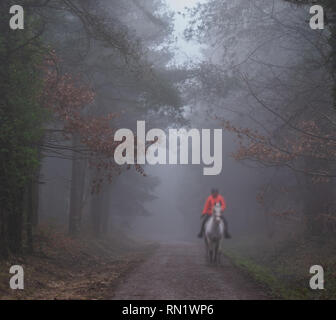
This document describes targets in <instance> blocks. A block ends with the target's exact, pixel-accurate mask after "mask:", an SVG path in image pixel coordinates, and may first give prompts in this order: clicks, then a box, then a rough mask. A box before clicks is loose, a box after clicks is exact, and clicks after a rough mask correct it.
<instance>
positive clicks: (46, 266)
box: [0, 227, 155, 300]
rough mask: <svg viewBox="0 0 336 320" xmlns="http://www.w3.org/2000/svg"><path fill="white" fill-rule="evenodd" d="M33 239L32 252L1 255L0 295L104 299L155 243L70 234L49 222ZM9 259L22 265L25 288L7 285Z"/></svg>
mask: <svg viewBox="0 0 336 320" xmlns="http://www.w3.org/2000/svg"><path fill="white" fill-rule="evenodd" d="M121 239H123V241H121ZM36 242H37V243H40V245H36V248H35V253H34V254H32V255H20V256H12V257H10V258H9V259H7V260H6V261H1V260H0V299H1V300H4V299H5V300H10V299H27V300H33V299H34V300H35V299H36V300H38V299H43V300H54V299H62V300H63V299H76V300H78V299H109V297H111V295H112V292H113V290H114V288H115V286H116V284H117V283H118V281H119V280H120V279H121V278H122V277H124V276H125V275H126V274H128V273H130V272H131V271H132V270H133V269H134V268H135V267H136V266H137V265H139V264H141V262H143V261H144V260H145V259H146V258H147V256H148V255H149V254H150V253H151V252H152V251H153V250H154V247H155V246H154V245H153V244H151V243H145V242H142V243H141V244H138V243H136V242H135V241H132V240H131V239H127V240H125V239H124V238H121V237H118V236H114V237H113V236H110V237H108V238H106V239H104V240H93V239H87V238H86V239H83V238H80V239H72V238H70V237H67V236H65V235H64V231H55V230H49V229H48V227H44V228H42V229H41V230H39V232H38V235H37V239H36ZM11 265H21V266H22V267H23V268H24V272H25V274H24V278H25V281H24V282H25V289H24V290H11V289H9V278H10V276H11V275H10V274H9V268H10V266H11Z"/></svg>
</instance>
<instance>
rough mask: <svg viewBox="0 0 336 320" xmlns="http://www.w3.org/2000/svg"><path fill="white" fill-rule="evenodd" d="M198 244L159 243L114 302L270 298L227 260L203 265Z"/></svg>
mask: <svg viewBox="0 0 336 320" xmlns="http://www.w3.org/2000/svg"><path fill="white" fill-rule="evenodd" d="M203 250H204V248H203V246H202V245H201V244H200V243H199V244H192V243H174V244H162V245H161V246H160V247H159V248H158V249H157V250H156V252H155V253H154V254H153V255H152V256H151V257H150V258H149V259H148V260H146V261H145V262H144V263H143V264H141V265H140V266H139V267H138V268H136V269H135V270H133V272H132V273H131V274H130V275H129V276H128V277H126V278H124V279H123V280H122V282H121V283H120V284H119V286H118V287H117V288H116V291H115V292H114V295H113V297H112V298H113V299H120V300H124V299H127V300H134V299H139V300H141V299H144V300H146V299H163V300H165V299H176V300H183V299H204V300H222V299H223V300H224V299H230V300H237V299H239V300H241V299H258V300H261V299H269V298H270V297H269V296H268V295H267V294H266V293H265V292H264V290H263V288H261V287H260V286H258V285H257V284H256V283H255V282H253V281H252V280H251V279H249V278H248V277H247V276H246V275H244V274H242V272H241V271H239V270H238V269H237V268H235V267H234V266H233V265H232V264H231V263H230V262H229V261H228V260H227V259H223V260H224V261H222V265H221V266H220V267H214V266H209V265H208V264H207V263H206V262H205V257H204V251H203Z"/></svg>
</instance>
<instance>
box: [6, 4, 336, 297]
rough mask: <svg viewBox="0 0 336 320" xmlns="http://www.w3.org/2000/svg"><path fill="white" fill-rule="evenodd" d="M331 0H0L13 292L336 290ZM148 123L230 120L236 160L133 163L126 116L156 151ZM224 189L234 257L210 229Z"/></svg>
mask: <svg viewBox="0 0 336 320" xmlns="http://www.w3.org/2000/svg"><path fill="white" fill-rule="evenodd" d="M319 4H320V5H321V6H322V7H323V9H324V23H325V26H324V29H312V28H311V26H310V24H309V21H310V19H311V17H312V15H311V13H310V11H309V9H310V8H311V6H312V4H311V2H310V1H309V0H302V1H295V0H272V1H270V0H250V1H246V0H198V1H197V0H123V1H120V0H96V1H93V0H21V1H14V0H1V2H0V15H1V19H0V177H1V180H0V299H335V298H336V256H335V249H336V201H335V191H336V188H335V177H336V165H335V161H336V133H335V132H336V130H335V129H336V80H335V77H336V2H335V1H333V0H320V1H319ZM13 5H20V6H22V8H23V10H24V29H20V28H18V29H17V30H12V29H11V28H10V24H9V21H10V19H11V17H12V16H13V14H11V13H10V8H11V7H12V6H13ZM138 121H145V123H146V131H148V130H150V129H153V128H160V129H161V130H163V131H164V132H166V133H167V135H168V131H169V130H170V129H177V130H180V129H184V130H185V132H188V130H191V129H193V128H194V129H198V130H199V131H200V132H201V131H202V129H211V130H212V132H213V130H215V129H222V133H223V134H222V170H221V172H220V174H218V175H204V172H203V169H204V167H206V165H203V164H202V162H201V164H199V165H198V164H192V163H191V161H189V164H179V163H178V164H169V163H168V161H167V164H166V165H163V164H161V165H160V164H158V165H151V164H148V163H146V164H139V163H137V162H134V163H133V164H129V163H128V164H124V165H120V164H118V163H116V159H115V158H114V153H115V151H116V150H117V148H118V147H119V146H120V145H121V143H122V142H123V141H124V140H120V141H118V140H116V139H114V136H115V133H116V132H117V130H118V129H121V128H125V129H126V128H127V129H129V130H131V131H132V132H134V133H135V141H134V145H132V146H131V147H132V149H134V154H135V157H136V158H137V157H139V154H140V152H139V151H138V150H137V143H136V142H137V136H136V132H137V122H138ZM187 139H188V138H187ZM190 142H191V140H190V139H189V145H188V146H189V159H191V155H192V151H193V150H192V148H193V147H194V145H193V144H192V143H190ZM153 145H157V146H159V145H160V141H159V140H158V139H156V138H155V139H154V140H153V141H147V142H146V145H145V146H144V148H146V150H147V149H148V148H150V147H151V146H153ZM213 146H214V145H213V144H212V143H211V144H210V147H211V148H212V150H211V153H213V152H214V150H213ZM137 151H138V152H137ZM167 157H168V152H167ZM213 188H215V189H218V191H219V194H220V195H222V196H223V197H224V199H225V202H226V209H225V211H224V215H225V217H226V219H227V221H228V224H229V230H230V234H231V239H224V240H223V241H222V244H221V246H220V255H221V263H220V265H219V266H212V265H211V264H209V262H207V260H206V256H205V245H204V239H199V238H198V237H197V235H198V232H199V230H200V227H201V219H200V217H201V215H202V210H203V207H204V203H205V201H206V199H207V198H208V196H209V195H210V193H211V190H212V189H213ZM12 265H20V266H22V268H23V270H24V274H25V281H24V286H25V289H24V290H12V289H11V288H10V287H9V285H8V283H9V279H10V276H11V275H10V273H9V270H10V266H12ZM314 265H320V266H322V267H323V269H324V286H325V290H312V289H311V287H309V280H310V279H311V277H312V274H311V272H310V271H311V270H310V269H311V267H312V266H314Z"/></svg>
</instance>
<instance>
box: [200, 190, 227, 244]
mask: <svg viewBox="0 0 336 320" xmlns="http://www.w3.org/2000/svg"><path fill="white" fill-rule="evenodd" d="M216 203H220V204H221V207H222V210H221V212H222V213H223V212H224V210H225V208H226V203H225V200H224V198H223V197H222V196H221V195H220V194H219V193H218V189H212V190H211V195H210V196H209V197H208V199H207V200H206V202H205V205H204V209H203V213H202V216H201V219H203V221H202V227H201V231H200V233H199V235H198V237H199V238H202V237H203V232H204V226H205V223H206V222H207V221H208V219H209V218H210V216H211V215H212V211H213V208H214V206H215V204H216ZM221 218H222V220H223V222H224V227H225V228H224V229H225V231H224V232H225V234H224V236H225V238H226V239H230V238H231V236H230V234H229V230H228V222H227V220H226V219H225V217H224V216H223V215H222V216H221Z"/></svg>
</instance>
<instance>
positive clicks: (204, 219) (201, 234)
mask: <svg viewBox="0 0 336 320" xmlns="http://www.w3.org/2000/svg"><path fill="white" fill-rule="evenodd" d="M202 218H203V221H202V225H201V231H200V233H199V234H198V237H199V238H202V237H203V233H204V226H205V223H206V222H207V221H208V218H209V216H208V215H206V216H204V217H202Z"/></svg>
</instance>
